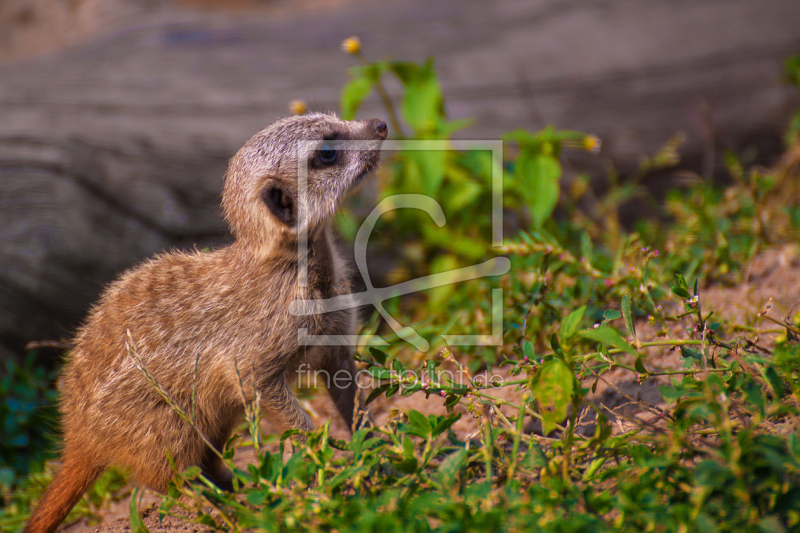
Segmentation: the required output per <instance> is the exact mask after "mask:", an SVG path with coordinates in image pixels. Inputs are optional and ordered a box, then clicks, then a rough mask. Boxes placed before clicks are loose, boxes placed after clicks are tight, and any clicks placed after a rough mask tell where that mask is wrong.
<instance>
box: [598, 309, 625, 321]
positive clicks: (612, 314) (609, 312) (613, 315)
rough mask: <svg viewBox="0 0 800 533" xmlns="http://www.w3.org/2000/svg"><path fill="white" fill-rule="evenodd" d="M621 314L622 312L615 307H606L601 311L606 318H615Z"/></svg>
mask: <svg viewBox="0 0 800 533" xmlns="http://www.w3.org/2000/svg"><path fill="white" fill-rule="evenodd" d="M621 316H622V313H620V312H619V311H617V310H616V309H606V310H605V311H604V312H603V318H605V319H606V320H616V319H618V318H619V317H621Z"/></svg>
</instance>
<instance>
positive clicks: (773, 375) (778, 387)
mask: <svg viewBox="0 0 800 533" xmlns="http://www.w3.org/2000/svg"><path fill="white" fill-rule="evenodd" d="M764 374H765V375H766V376H767V380H769V384H770V386H771V387H772V390H773V391H775V395H776V396H777V398H778V399H780V398H783V380H782V379H781V378H780V377H779V376H778V373H777V372H776V371H775V369H774V368H773V367H769V368H767V370H766V371H765V372H764Z"/></svg>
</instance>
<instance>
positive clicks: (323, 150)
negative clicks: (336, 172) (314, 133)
mask: <svg viewBox="0 0 800 533" xmlns="http://www.w3.org/2000/svg"><path fill="white" fill-rule="evenodd" d="M317 157H318V158H319V162H320V163H322V164H323V165H332V164H334V163H336V161H337V160H338V159H339V150H337V149H336V146H335V145H334V144H333V143H331V142H326V143H324V144H323V145H322V146H320V148H319V150H318V151H317Z"/></svg>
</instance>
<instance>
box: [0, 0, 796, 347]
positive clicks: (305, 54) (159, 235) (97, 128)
mask: <svg viewBox="0 0 800 533" xmlns="http://www.w3.org/2000/svg"><path fill="white" fill-rule="evenodd" d="M120 1H121V0H120ZM154 5H155V3H154ZM137 13H138V14H137V15H136V17H135V18H132V19H124V23H123V22H119V24H120V25H118V26H115V27H112V28H109V29H108V32H107V34H105V35H101V36H97V37H95V38H93V39H92V40H88V41H85V42H83V43H82V44H78V45H75V46H72V47H70V48H67V49H63V50H60V51H56V52H53V53H51V54H50V55H46V56H39V57H36V58H32V59H26V60H25V61H17V62H15V63H9V64H7V65H5V66H3V67H0V117H2V120H0V180H2V190H0V206H2V209H0V345H2V346H4V347H5V349H6V350H7V351H10V352H14V353H16V354H19V353H20V352H21V350H22V348H21V347H22V346H23V345H24V343H25V342H26V341H30V340H37V339H47V338H53V337H62V336H68V335H69V334H70V333H71V332H72V331H73V330H74V328H75V326H76V325H77V324H78V323H79V321H80V319H81V318H82V317H83V316H84V315H85V312H86V310H87V308H88V305H89V304H90V302H91V301H93V300H94V299H95V298H96V297H97V295H98V294H99V291H100V290H101V287H102V285H103V284H104V283H107V282H108V281H110V280H111V279H113V277H114V276H115V275H116V274H117V273H118V272H119V271H121V270H123V269H124V268H126V267H129V266H130V265H132V264H135V263H136V262H137V261H139V260H141V259H142V258H143V257H146V256H148V255H151V254H153V253H155V252H157V251H160V250H164V249H167V248H170V247H174V246H178V247H186V246H193V245H198V246H205V245H208V244H210V243H218V242H221V241H223V240H224V239H225V235H226V228H225V225H224V223H223V222H222V220H221V218H220V216H219V208H218V201H219V191H220V189H221V183H222V182H221V176H222V173H223V172H224V168H225V161H226V159H227V158H228V157H230V156H231V155H232V154H233V153H234V152H235V150H236V149H237V148H238V147H239V146H240V145H241V144H242V143H243V142H244V141H245V140H246V139H247V138H248V137H249V136H251V135H252V134H253V133H254V132H256V131H258V130H259V129H261V128H262V127H264V126H265V125H267V124H269V123H270V122H272V121H273V120H275V119H276V118H278V117H280V116H283V115H285V114H286V113H287V111H286V109H287V104H288V102H289V101H291V100H293V99H298V98H299V99H304V100H306V101H307V102H309V104H310V105H311V107H312V109H316V110H336V109H337V108H338V97H339V90H340V88H341V87H342V85H343V84H344V82H345V81H346V79H347V78H346V69H347V67H349V66H352V65H353V64H354V61H353V58H352V57H349V56H347V55H345V54H343V53H341V51H340V50H339V43H340V42H341V40H342V39H343V38H345V37H347V36H349V35H351V34H358V35H360V36H361V38H362V41H363V42H364V47H365V53H366V55H367V56H368V57H370V58H379V57H383V56H386V55H389V54H391V55H393V56H394V57H396V58H401V59H409V60H415V61H421V60H423V59H424V58H425V57H426V56H428V55H435V56H436V58H437V66H438V69H439V72H440V74H441V78H442V85H443V88H444V92H445V95H446V97H447V105H448V111H449V113H450V115H451V116H452V117H454V118H461V117H470V116H472V117H475V118H476V119H477V120H476V125H475V126H474V127H472V128H470V129H468V130H466V131H464V132H461V133H460V134H459V135H460V136H461V138H482V139H485V138H496V137H497V136H498V135H500V134H501V133H503V132H505V131H508V130H511V129H514V128H516V127H525V128H528V129H536V128H539V127H542V126H544V125H545V124H548V123H552V124H554V125H555V126H556V127H558V128H567V129H576V130H583V131H587V132H591V133H595V134H597V135H599V136H600V137H601V138H602V139H603V141H604V150H603V156H602V157H603V158H604V159H603V160H604V161H605V160H608V161H612V162H613V163H614V164H615V165H617V166H618V167H619V168H621V169H622V170H623V171H624V170H625V169H630V168H633V167H635V165H636V164H637V162H638V160H639V158H640V156H641V155H643V154H652V153H653V152H654V151H655V150H657V149H658V148H659V147H660V146H661V145H662V144H663V143H664V142H665V141H666V140H667V139H669V138H670V137H672V136H673V135H674V134H675V133H676V132H678V131H685V132H686V133H687V136H688V137H687V138H688V141H687V143H686V145H685V148H684V149H683V152H682V155H683V156H684V157H685V158H686V160H687V161H689V162H690V163H691V164H693V165H694V166H695V167H696V170H698V171H699V172H705V173H709V172H711V171H713V169H714V168H715V165H716V164H717V163H718V162H719V154H720V152H721V151H722V150H723V149H725V148H734V149H739V150H741V149H744V148H747V147H748V146H754V147H757V148H758V149H759V150H760V152H759V155H760V156H761V157H762V158H764V157H766V158H768V157H769V156H771V155H774V154H775V153H776V152H777V151H778V150H779V149H780V143H779V138H780V135H781V133H782V131H783V128H784V127H785V125H786V121H787V117H788V116H789V112H790V110H792V109H794V108H795V107H796V106H797V105H798V104H800V102H799V101H798V98H797V95H796V91H794V90H793V89H791V88H789V87H785V86H782V85H781V84H780V81H779V75H780V71H781V61H782V60H783V59H784V58H785V57H786V56H787V55H789V54H791V53H796V52H800V33H799V32H798V30H797V21H798V20H800V2H797V1H796V0H763V1H761V2H752V1H751V0H726V1H719V0H703V1H696V0H658V1H652V2H639V1H636V0H605V1H588V2H587V1H582V2H577V1H567V2H565V1H564V0H537V1H523V0H503V1H498V2H493V3H486V2H484V1H483V0H460V1H446V0H437V1H427V0H396V1H392V2H388V1H375V2H370V3H367V2H355V3H350V4H346V5H340V6H338V7H331V8H329V9H327V10H315V11H314V12H307V13H303V14H299V15H298V14H295V15H291V14H281V15H270V16H264V15H263V14H261V13H260V12H259V11H251V12H247V13H224V12H219V11H189V10H181V9H178V8H168V7H163V6H162V7H159V8H158V9H153V10H146V9H145V10H143V11H141V10H140V11H137ZM388 87H389V90H390V92H392V91H394V92H395V93H397V90H398V88H397V87H396V86H393V85H392V84H391V83H389V85H388ZM372 115H377V116H381V115H382V112H381V109H380V106H379V103H378V102H377V100H370V101H369V102H367V103H366V104H365V107H364V109H363V111H362V116H365V117H366V116H372Z"/></svg>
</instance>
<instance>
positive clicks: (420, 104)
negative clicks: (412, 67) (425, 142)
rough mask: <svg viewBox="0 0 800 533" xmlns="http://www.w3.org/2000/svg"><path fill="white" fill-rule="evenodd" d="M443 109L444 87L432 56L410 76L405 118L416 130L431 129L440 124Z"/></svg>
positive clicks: (405, 98)
mask: <svg viewBox="0 0 800 533" xmlns="http://www.w3.org/2000/svg"><path fill="white" fill-rule="evenodd" d="M442 111H443V98H442V89H441V87H440V86H439V79H438V78H437V77H436V69H435V68H434V62H433V58H432V57H430V58H428V60H427V61H425V63H424V64H423V65H422V66H421V67H419V68H418V69H417V71H416V72H414V73H413V74H412V75H410V76H409V78H408V82H407V83H406V92H405V95H404V96H403V118H405V120H406V122H408V123H409V124H410V125H411V127H412V128H414V130H415V131H418V132H419V131H430V130H433V129H435V127H436V126H437V125H438V123H439V121H440V119H441V118H442V115H443V112H442Z"/></svg>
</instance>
